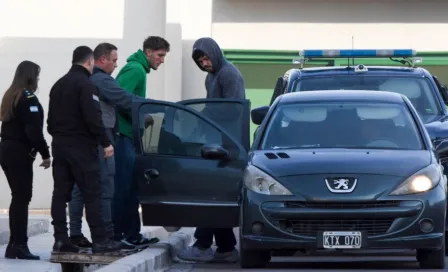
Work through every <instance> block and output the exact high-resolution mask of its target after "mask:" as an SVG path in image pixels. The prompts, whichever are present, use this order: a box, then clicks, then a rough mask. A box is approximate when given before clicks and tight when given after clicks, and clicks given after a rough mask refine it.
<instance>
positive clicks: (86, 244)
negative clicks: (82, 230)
mask: <svg viewBox="0 0 448 272" xmlns="http://www.w3.org/2000/svg"><path fill="white" fill-rule="evenodd" d="M70 242H71V243H72V244H74V245H75V246H78V247H82V248H90V247H92V243H91V242H90V241H89V240H88V239H87V238H86V237H85V236H84V235H82V234H81V235H76V236H70Z"/></svg>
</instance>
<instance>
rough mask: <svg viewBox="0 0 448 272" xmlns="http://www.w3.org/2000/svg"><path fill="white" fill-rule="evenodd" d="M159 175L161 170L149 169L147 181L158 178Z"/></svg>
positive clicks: (146, 176) (146, 175)
mask: <svg viewBox="0 0 448 272" xmlns="http://www.w3.org/2000/svg"><path fill="white" fill-rule="evenodd" d="M158 176H159V171H157V170H156V169H148V170H146V171H145V179H146V180H147V181H151V180H153V179H156V178H157V177H158Z"/></svg>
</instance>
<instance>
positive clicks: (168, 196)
mask: <svg viewBox="0 0 448 272" xmlns="http://www.w3.org/2000/svg"><path fill="white" fill-rule="evenodd" d="M132 111H133V112H132V120H133V134H134V144H135V151H136V159H135V167H134V170H135V172H134V173H135V174H134V175H135V181H136V182H137V183H138V190H139V193H138V194H139V199H140V204H141V206H142V217H143V224H144V225H146V226H182V227H221V228H223V227H236V226H238V221H239V203H238V202H239V197H240V192H241V182H242V176H243V172H244V168H245V167H246V164H247V156H248V149H249V142H250V139H249V111H250V102H249V101H248V100H228V99H194V100H187V101H181V102H178V103H170V102H165V101H151V102H134V103H133V109H132Z"/></svg>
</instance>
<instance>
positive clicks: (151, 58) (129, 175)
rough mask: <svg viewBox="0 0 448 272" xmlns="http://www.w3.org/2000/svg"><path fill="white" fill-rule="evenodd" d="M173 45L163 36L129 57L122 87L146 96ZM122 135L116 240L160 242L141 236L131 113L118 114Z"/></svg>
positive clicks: (117, 154) (118, 151)
mask: <svg viewBox="0 0 448 272" xmlns="http://www.w3.org/2000/svg"><path fill="white" fill-rule="evenodd" d="M169 51H170V44H169V43H168V42H167V41H166V40H165V39H164V38H161V37H157V36H150V37H148V38H147V39H146V40H145V41H144V42H143V49H139V50H138V51H137V52H135V53H134V54H132V55H131V56H129V57H128V59H127V63H126V65H125V66H124V67H123V68H122V69H121V70H120V72H119V73H118V75H117V83H118V85H120V87H121V88H123V89H125V90H127V91H128V92H131V93H133V94H135V95H137V96H140V97H144V98H145V97H146V76H147V74H149V72H150V71H151V69H152V70H157V68H158V67H159V66H160V65H161V64H162V63H164V61H165V56H166V54H167V53H168V52H169ZM118 129H119V134H118V137H117V142H116V146H115V190H114V191H115V192H114V199H113V221H114V231H115V239H116V240H118V241H123V242H125V243H128V244H133V245H143V244H150V243H154V242H157V241H158V239H151V240H149V239H147V238H145V237H144V236H143V235H142V234H141V233H140V226H141V222H140V216H139V212H138V208H139V205H140V203H139V201H138V198H137V186H136V184H135V182H134V179H133V171H134V160H135V152H134V143H133V139H132V119H131V116H130V115H129V113H126V112H119V113H118Z"/></svg>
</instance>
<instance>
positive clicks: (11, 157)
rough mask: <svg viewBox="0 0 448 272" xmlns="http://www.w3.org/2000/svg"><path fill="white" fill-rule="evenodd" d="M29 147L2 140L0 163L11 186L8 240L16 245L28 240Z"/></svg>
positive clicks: (31, 161) (31, 167)
mask: <svg viewBox="0 0 448 272" xmlns="http://www.w3.org/2000/svg"><path fill="white" fill-rule="evenodd" d="M30 151H31V148H30V147H29V146H27V145H26V144H24V143H21V142H16V141H8V140H2V142H1V143H0V164H1V167H2V169H3V172H5V176H6V179H7V180H8V184H9V188H11V196H12V198H11V204H10V206H9V230H10V233H11V236H10V242H13V243H15V244H18V245H22V244H26V243H27V242H28V235H27V229H28V228H27V227H28V206H29V204H30V201H31V197H32V191H33V162H34V158H33V157H31V156H30Z"/></svg>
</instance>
